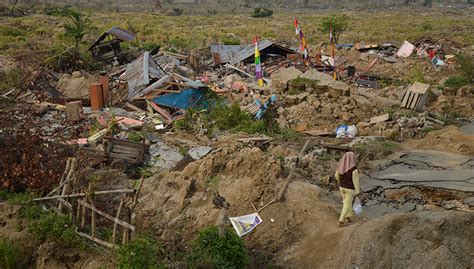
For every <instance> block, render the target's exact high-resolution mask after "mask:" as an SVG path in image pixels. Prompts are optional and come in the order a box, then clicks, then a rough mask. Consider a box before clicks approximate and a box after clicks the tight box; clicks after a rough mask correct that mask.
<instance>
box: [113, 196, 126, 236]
mask: <svg viewBox="0 0 474 269" xmlns="http://www.w3.org/2000/svg"><path fill="white" fill-rule="evenodd" d="M124 199H125V197H122V199H121V200H120V204H119V207H118V210H117V215H115V219H119V218H120V213H121V212H122V208H123V204H124ZM117 229H118V223H117V222H114V230H113V232H112V242H114V243H115V241H116V237H117Z"/></svg>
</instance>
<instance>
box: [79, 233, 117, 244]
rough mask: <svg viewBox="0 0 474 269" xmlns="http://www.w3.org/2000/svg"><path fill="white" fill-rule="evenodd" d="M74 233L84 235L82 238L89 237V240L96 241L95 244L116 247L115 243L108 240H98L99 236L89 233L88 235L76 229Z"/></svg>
mask: <svg viewBox="0 0 474 269" xmlns="http://www.w3.org/2000/svg"><path fill="white" fill-rule="evenodd" d="M76 233H77V234H78V235H80V236H82V237H84V238H87V239H89V240H91V241H93V242H95V243H97V244H100V245H103V246H106V247H108V248H117V245H115V244H111V243H109V242H105V241H102V240H100V239H99V238H96V237H93V236H90V235H88V234H85V233H82V232H79V231H77V230H76Z"/></svg>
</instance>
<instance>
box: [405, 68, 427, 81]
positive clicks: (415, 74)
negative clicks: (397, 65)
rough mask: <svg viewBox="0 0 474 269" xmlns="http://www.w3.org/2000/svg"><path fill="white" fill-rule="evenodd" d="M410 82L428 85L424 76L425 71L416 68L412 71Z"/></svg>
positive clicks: (409, 77)
mask: <svg viewBox="0 0 474 269" xmlns="http://www.w3.org/2000/svg"><path fill="white" fill-rule="evenodd" d="M407 80H408V82H410V83H412V84H413V83H415V82H420V83H426V79H425V75H424V74H423V70H421V68H418V67H415V68H413V69H412V72H411V73H410V75H409V76H408V78H407Z"/></svg>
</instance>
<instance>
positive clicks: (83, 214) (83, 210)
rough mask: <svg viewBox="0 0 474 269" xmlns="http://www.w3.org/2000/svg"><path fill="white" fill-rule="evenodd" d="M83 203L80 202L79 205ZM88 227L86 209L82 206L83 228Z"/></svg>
mask: <svg viewBox="0 0 474 269" xmlns="http://www.w3.org/2000/svg"><path fill="white" fill-rule="evenodd" d="M79 202H81V201H78V203H79ZM85 225H86V207H85V206H82V214H81V228H84V226H85Z"/></svg>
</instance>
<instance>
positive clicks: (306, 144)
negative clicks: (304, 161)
mask: <svg viewBox="0 0 474 269" xmlns="http://www.w3.org/2000/svg"><path fill="white" fill-rule="evenodd" d="M309 141H310V139H308V140H306V143H305V144H304V146H303V148H302V149H301V151H300V154H299V155H298V159H296V164H295V167H294V168H293V169H291V172H290V174H289V175H288V177H287V178H286V180H285V182H284V183H283V186H282V187H281V188H280V191H279V192H278V195H277V198H276V201H277V202H279V201H281V198H282V197H283V194H284V193H285V190H286V188H287V187H288V184H289V183H290V180H291V178H292V177H293V175H294V171H295V168H296V166H298V162H299V160H300V159H301V158H302V157H303V154H304V152H305V151H306V148H307V147H308V145H309Z"/></svg>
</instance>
